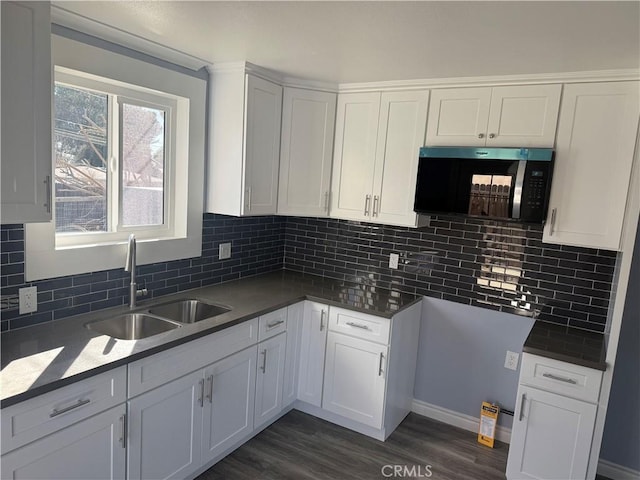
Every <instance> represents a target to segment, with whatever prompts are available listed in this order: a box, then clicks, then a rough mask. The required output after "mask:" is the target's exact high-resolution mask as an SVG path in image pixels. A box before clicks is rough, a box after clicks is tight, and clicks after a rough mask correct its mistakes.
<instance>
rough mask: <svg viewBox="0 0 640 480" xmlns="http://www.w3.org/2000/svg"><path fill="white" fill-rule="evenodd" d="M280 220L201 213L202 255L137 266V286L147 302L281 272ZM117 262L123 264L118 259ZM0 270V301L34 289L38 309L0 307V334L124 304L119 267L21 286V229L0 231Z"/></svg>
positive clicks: (124, 276)
mask: <svg viewBox="0 0 640 480" xmlns="http://www.w3.org/2000/svg"><path fill="white" fill-rule="evenodd" d="M285 222H286V219H285V218H283V217H275V216H270V217H247V218H235V217H227V216H224V215H212V214H205V215H204V222H203V230H202V256H201V257H198V258H190V259H186V260H177V261H173V262H164V263H156V264H151V265H142V266H140V267H138V278H137V281H138V285H139V286H140V288H142V287H144V288H147V290H148V291H149V294H148V295H147V296H146V297H145V298H153V297H159V296H161V295H166V294H169V293H176V292H178V291H184V290H190V289H193V288H198V287H202V286H206V285H212V284H215V283H220V282H224V281H228V280H234V279H237V278H241V277H247V276H252V275H257V274H260V273H266V272H270V271H273V270H279V269H282V266H283V263H282V261H283V251H284V225H285ZM225 242H231V244H232V257H231V258H230V259H228V260H219V259H218V245H219V244H220V243H225ZM138 248H140V247H138ZM122 262H123V263H122V264H123V266H124V258H123V259H122ZM0 268H1V272H0V273H1V275H0V281H1V282H2V283H1V285H0V292H1V293H2V297H3V298H4V297H5V296H6V295H13V294H16V293H17V292H18V289H19V288H21V287H25V286H31V285H36V286H37V287H38V311H37V312H36V313H33V314H27V315H19V314H18V308H17V306H15V307H13V308H9V309H4V308H3V310H2V311H1V312H0V325H1V327H2V330H3V331H4V330H8V329H14V328H20V327H24V326H28V325H33V324H36V323H42V322H48V321H52V320H58V319H61V318H65V317H69V316H71V315H77V314H81V313H87V312H90V311H95V310H101V309H103V308H108V307H114V306H117V305H124V304H126V303H127V302H128V301H129V274H128V273H127V272H124V270H123V269H114V270H108V271H102V272H94V273H88V274H84V275H73V276H68V277H60V278H54V279H48V280H39V281H35V282H25V280H24V227H23V225H2V226H1V227H0ZM3 303H4V302H3Z"/></svg>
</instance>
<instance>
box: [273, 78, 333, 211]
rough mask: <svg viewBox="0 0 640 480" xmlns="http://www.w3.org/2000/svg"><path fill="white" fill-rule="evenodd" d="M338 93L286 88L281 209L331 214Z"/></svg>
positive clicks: (281, 170)
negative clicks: (334, 133)
mask: <svg viewBox="0 0 640 480" xmlns="http://www.w3.org/2000/svg"><path fill="white" fill-rule="evenodd" d="M335 118H336V94H335V93H329V92H319V91H314V90H306V89H301V88H289V87H286V88H285V89H284V95H283V107H282V143H281V147H280V181H279V182H278V213H279V214H280V215H300V216H312V217H323V216H327V215H328V214H329V194H330V183H331V159H332V154H333V132H334V125H335Z"/></svg>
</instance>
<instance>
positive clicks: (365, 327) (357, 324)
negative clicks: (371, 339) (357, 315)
mask: <svg viewBox="0 0 640 480" xmlns="http://www.w3.org/2000/svg"><path fill="white" fill-rule="evenodd" d="M347 325H349V326H350V327H356V328H361V329H363V330H369V327H367V326H366V325H362V324H360V323H354V322H347Z"/></svg>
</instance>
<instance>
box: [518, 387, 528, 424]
mask: <svg viewBox="0 0 640 480" xmlns="http://www.w3.org/2000/svg"><path fill="white" fill-rule="evenodd" d="M526 400H527V395H526V394H525V393H523V394H522V398H521V399H520V416H519V417H518V420H519V421H520V422H521V421H522V418H523V417H524V402H526Z"/></svg>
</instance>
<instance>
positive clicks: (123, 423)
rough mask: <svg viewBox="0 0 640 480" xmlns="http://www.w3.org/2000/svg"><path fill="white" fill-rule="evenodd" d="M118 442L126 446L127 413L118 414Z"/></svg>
mask: <svg viewBox="0 0 640 480" xmlns="http://www.w3.org/2000/svg"><path fill="white" fill-rule="evenodd" d="M120 444H121V445H122V448H127V414H126V413H125V414H124V415H121V416H120Z"/></svg>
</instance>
